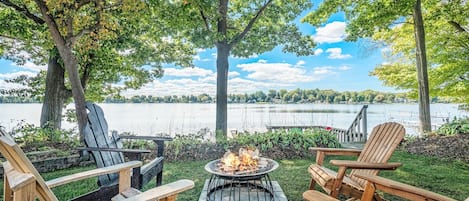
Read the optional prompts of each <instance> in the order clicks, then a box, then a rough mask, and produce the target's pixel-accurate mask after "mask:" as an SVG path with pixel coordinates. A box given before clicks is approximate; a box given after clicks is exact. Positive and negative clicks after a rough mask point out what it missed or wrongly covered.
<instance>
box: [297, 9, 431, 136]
mask: <svg viewBox="0 0 469 201" xmlns="http://www.w3.org/2000/svg"><path fill="white" fill-rule="evenodd" d="M421 4H422V3H421V0H403V1H391V0H376V1H333V0H327V1H323V2H322V3H321V4H320V5H319V7H318V9H316V10H314V11H312V12H311V13H309V14H308V15H307V16H306V17H305V18H304V19H303V20H305V21H308V22H310V23H311V24H313V25H320V24H321V23H324V22H325V21H326V20H328V19H329V17H330V16H331V15H332V14H334V13H337V12H340V11H341V12H344V14H345V17H346V18H347V22H348V24H347V28H346V31H347V33H348V36H347V40H351V41H356V40H358V39H359V38H370V37H372V36H373V35H374V34H375V33H376V32H387V31H389V30H390V29H392V28H393V27H394V26H395V25H396V24H398V23H401V22H407V23H411V24H412V26H413V29H412V30H413V33H411V34H410V36H413V38H414V41H415V43H414V49H413V50H414V51H413V53H414V59H415V67H416V72H417V73H416V75H417V77H416V78H417V79H416V80H417V87H418V92H419V93H418V95H419V96H418V98H419V119H420V129H421V132H430V131H431V118H430V96H429V86H428V85H429V84H428V73H427V68H428V67H427V66H428V65H427V56H426V52H427V51H426V42H425V28H424V21H423V17H422V6H421Z"/></svg>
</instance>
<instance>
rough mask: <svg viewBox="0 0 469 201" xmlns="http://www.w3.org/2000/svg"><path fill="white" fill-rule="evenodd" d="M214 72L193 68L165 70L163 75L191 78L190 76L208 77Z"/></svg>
mask: <svg viewBox="0 0 469 201" xmlns="http://www.w3.org/2000/svg"><path fill="white" fill-rule="evenodd" d="M213 73H214V72H213V71H211V70H207V69H203V68H199V67H193V68H165V69H164V75H165V76H176V77H191V76H199V77H203V76H208V75H211V74H213Z"/></svg>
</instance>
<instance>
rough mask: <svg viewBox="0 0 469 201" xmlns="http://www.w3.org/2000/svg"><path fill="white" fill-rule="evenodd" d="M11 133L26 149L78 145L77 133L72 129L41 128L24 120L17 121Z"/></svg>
mask: <svg viewBox="0 0 469 201" xmlns="http://www.w3.org/2000/svg"><path fill="white" fill-rule="evenodd" d="M11 135H12V136H13V137H14V138H15V140H16V141H18V142H20V146H22V147H24V148H26V150H28V149H29V148H34V149H37V150H39V149H44V148H46V147H50V146H54V145H59V147H64V146H67V147H77V146H78V145H79V139H78V135H77V133H76V132H74V130H58V129H51V128H47V127H46V128H41V127H38V126H35V125H34V124H30V123H26V122H24V121H21V122H19V123H18V125H16V126H15V127H14V128H13V130H12V132H11Z"/></svg>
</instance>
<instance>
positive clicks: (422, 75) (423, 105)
mask: <svg viewBox="0 0 469 201" xmlns="http://www.w3.org/2000/svg"><path fill="white" fill-rule="evenodd" d="M413 17H414V31H415V42H416V45H417V47H416V51H415V52H416V59H417V62H416V63H417V75H418V87H419V118H420V132H421V133H428V132H431V131H432V126H431V118H430V95H429V92H428V74H427V54H426V47H425V29H424V26H423V18H422V8H421V2H420V0H417V2H416V3H415V5H414V9H413Z"/></svg>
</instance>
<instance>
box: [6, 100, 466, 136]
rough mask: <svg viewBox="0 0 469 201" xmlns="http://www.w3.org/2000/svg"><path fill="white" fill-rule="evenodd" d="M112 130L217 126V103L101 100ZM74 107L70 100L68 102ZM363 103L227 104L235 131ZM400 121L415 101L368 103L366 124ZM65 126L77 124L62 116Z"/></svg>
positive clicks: (12, 115)
mask: <svg viewBox="0 0 469 201" xmlns="http://www.w3.org/2000/svg"><path fill="white" fill-rule="evenodd" d="M99 105H100V106H101V107H102V108H103V110H104V114H105V117H106V119H107V121H108V125H109V129H110V130H117V131H119V132H132V133H135V134H142V135H157V134H160V133H165V134H169V135H172V136H174V135H175V134H187V133H196V132H197V131H199V130H200V129H201V128H208V129H210V130H211V131H213V130H214V129H215V104H165V103H158V104H105V103H101V104H99ZM69 107H73V105H69ZM361 108H362V105H345V104H229V105H228V128H229V130H231V129H235V130H238V131H250V132H254V131H259V132H263V131H266V127H265V126H266V125H322V126H331V127H337V128H344V129H346V128H348V127H349V126H350V124H351V123H352V121H353V119H354V118H355V116H356V114H357V113H358V112H359V111H360V109H361ZM430 111H431V117H432V125H433V126H434V128H435V127H437V126H439V125H441V124H442V123H444V120H445V119H452V118H453V117H465V116H468V115H469V113H468V112H465V111H461V110H458V105H456V104H432V105H431V109H430ZM40 112H41V104H0V126H3V127H5V128H6V129H7V130H10V129H12V128H13V127H14V126H15V125H17V123H18V121H20V120H24V121H26V122H28V123H34V124H36V125H39V119H40ZM386 121H395V122H399V123H402V124H403V125H404V126H405V127H406V130H407V133H408V134H416V133H417V127H418V105H417V104H377V105H369V106H368V130H369V131H371V129H372V128H373V127H374V126H376V125H377V124H380V123H383V122H386ZM63 127H64V128H74V127H76V124H70V123H67V122H63Z"/></svg>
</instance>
